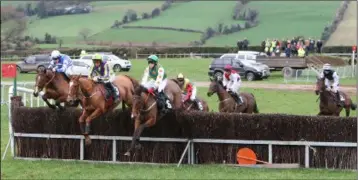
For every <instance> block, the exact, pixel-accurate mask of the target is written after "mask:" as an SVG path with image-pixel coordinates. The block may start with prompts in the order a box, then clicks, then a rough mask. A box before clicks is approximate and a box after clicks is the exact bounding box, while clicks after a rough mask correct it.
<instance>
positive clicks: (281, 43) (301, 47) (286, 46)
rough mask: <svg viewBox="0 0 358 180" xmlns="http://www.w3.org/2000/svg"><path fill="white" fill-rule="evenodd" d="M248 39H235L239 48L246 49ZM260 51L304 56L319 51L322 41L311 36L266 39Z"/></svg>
mask: <svg viewBox="0 0 358 180" xmlns="http://www.w3.org/2000/svg"><path fill="white" fill-rule="evenodd" d="M248 46H249V41H248V40H247V38H245V39H244V40H242V41H241V40H239V41H237V47H238V48H239V49H240V50H248ZM261 51H262V52H265V53H266V54H267V55H268V56H280V55H281V53H284V54H285V55H286V57H292V56H298V57H305V56H307V55H308V53H313V52H316V53H321V52H322V41H321V40H319V39H318V40H317V41H316V40H314V39H312V38H308V39H303V38H298V37H294V38H292V39H291V40H289V39H283V40H278V39H269V38H268V39H266V40H265V41H262V43H261Z"/></svg>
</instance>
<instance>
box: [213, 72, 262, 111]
mask: <svg viewBox="0 0 358 180" xmlns="http://www.w3.org/2000/svg"><path fill="white" fill-rule="evenodd" d="M210 81H211V83H210V87H209V90H208V93H207V95H208V96H209V97H210V96H212V95H213V94H214V93H217V95H218V98H219V101H220V103H219V111H220V112H241V113H251V114H252V113H259V110H258V108H257V103H256V100H255V96H254V95H253V94H252V93H244V92H243V93H240V96H241V97H242V100H243V103H242V104H241V105H239V104H238V103H237V102H236V101H235V99H234V98H233V97H232V96H231V95H230V94H229V93H228V92H227V91H226V90H225V88H224V86H223V84H222V82H221V81H219V80H218V79H212V78H210Z"/></svg>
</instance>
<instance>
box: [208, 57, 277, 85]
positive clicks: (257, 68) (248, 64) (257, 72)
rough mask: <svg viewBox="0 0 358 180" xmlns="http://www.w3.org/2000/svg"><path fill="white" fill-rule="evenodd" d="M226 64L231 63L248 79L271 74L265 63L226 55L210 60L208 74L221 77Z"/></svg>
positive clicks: (261, 77)
mask: <svg viewBox="0 0 358 180" xmlns="http://www.w3.org/2000/svg"><path fill="white" fill-rule="evenodd" d="M227 64H230V65H232V67H233V68H234V69H235V70H236V71H238V72H239V74H240V76H241V77H245V78H246V79H247V80H248V81H253V80H258V79H266V78H268V77H269V76H270V74H271V73H270V69H269V67H268V66H267V65H264V64H262V63H257V62H255V61H253V60H240V59H238V58H236V56H227V57H223V58H217V59H214V60H213V61H212V63H211V64H210V65H209V72H208V74H209V76H216V77H217V78H218V79H222V77H223V74H224V66H225V65H227Z"/></svg>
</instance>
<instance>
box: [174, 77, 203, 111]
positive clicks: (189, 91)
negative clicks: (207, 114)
mask: <svg viewBox="0 0 358 180" xmlns="http://www.w3.org/2000/svg"><path fill="white" fill-rule="evenodd" d="M177 80H178V82H179V87H180V88H181V91H182V93H183V94H184V95H185V98H184V102H185V101H188V100H189V99H190V100H191V101H192V102H195V103H196V105H197V106H198V108H199V109H200V111H202V110H203V105H202V104H201V102H200V101H199V100H198V99H197V98H196V94H197V89H196V86H195V85H194V84H193V83H192V82H190V80H189V79H188V78H184V75H183V74H182V73H179V74H178V76H177Z"/></svg>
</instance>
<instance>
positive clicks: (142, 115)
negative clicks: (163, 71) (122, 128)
mask: <svg viewBox="0 0 358 180" xmlns="http://www.w3.org/2000/svg"><path fill="white" fill-rule="evenodd" d="M164 93H165V94H166V95H167V96H168V97H169V100H170V102H171V104H172V110H176V109H181V108H182V101H181V90H180V88H179V86H178V85H177V84H176V83H175V82H174V81H172V80H168V81H167V85H166V87H165V88H164ZM163 116H164V114H160V113H159V110H158V108H157V100H156V97H155V94H154V93H153V94H151V93H148V90H147V89H146V88H145V87H144V86H142V85H141V86H138V87H137V88H136V90H135V93H134V96H133V106H132V118H133V119H134V133H133V139H132V143H131V146H130V148H129V149H128V151H127V152H126V153H125V154H124V155H126V156H130V154H131V152H132V150H133V149H134V147H136V148H139V147H140V144H139V138H140V135H141V134H142V132H143V130H144V128H148V127H152V126H154V125H155V124H156V123H157V121H158V120H160V119H161V118H162V117H163ZM142 121H144V122H143V123H142Z"/></svg>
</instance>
